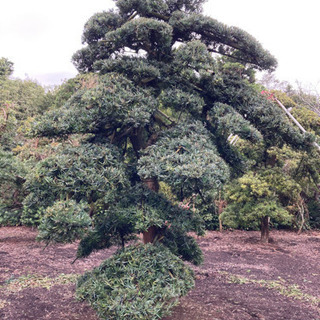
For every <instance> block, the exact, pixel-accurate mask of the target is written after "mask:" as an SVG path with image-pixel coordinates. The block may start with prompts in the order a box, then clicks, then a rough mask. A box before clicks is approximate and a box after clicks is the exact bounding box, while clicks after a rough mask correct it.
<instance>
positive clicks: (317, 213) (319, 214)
mask: <svg viewBox="0 0 320 320" xmlns="http://www.w3.org/2000/svg"><path fill="white" fill-rule="evenodd" d="M308 210H309V217H310V226H311V227H312V228H317V229H320V201H319V200H312V201H309V203H308Z"/></svg>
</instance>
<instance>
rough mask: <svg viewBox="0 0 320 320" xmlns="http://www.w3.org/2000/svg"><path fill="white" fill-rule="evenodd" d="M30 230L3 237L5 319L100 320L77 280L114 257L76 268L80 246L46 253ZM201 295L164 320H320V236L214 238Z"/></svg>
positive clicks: (207, 240)
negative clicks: (78, 293)
mask: <svg viewBox="0 0 320 320" xmlns="http://www.w3.org/2000/svg"><path fill="white" fill-rule="evenodd" d="M36 235H37V232H36V231H35V230H32V229H29V228H26V227H11V228H1V229H0V319H2V320H17V319H19V320H31V319H35V320H44V319H52V320H53V319H54V320H65V319H68V320H76V319H79V320H80V319H86V320H98V318H97V317H96V315H95V312H94V311H93V310H92V309H91V308H90V306H89V305H87V304H86V303H84V302H79V301H76V300H75V298H74V291H75V281H76V278H77V276H78V275H80V274H82V273H83V272H84V271H85V270H90V269H92V268H93V267H94V266H97V265H99V264H100V263H101V261H103V260H104V259H106V258H107V257H109V256H110V255H111V254H112V253H113V252H114V250H115V249H110V250H101V251H99V252H97V253H94V254H92V255H91V256H90V257H89V258H87V259H82V260H77V261H76V262H75V263H74V264H71V262H72V261H73V260H74V257H75V252H76V248H77V245H76V244H72V245H70V244H68V245H54V246H49V247H47V248H45V249H44V246H43V244H42V243H38V242H36V241H35V237H36ZM198 242H199V245H200V247H201V249H202V250H203V252H204V256H205V259H204V263H203V264H202V265H201V266H200V267H194V266H193V269H194V271H195V275H196V287H195V288H194V289H193V290H192V291H190V292H189V294H188V295H187V296H185V297H183V298H181V300H180V305H179V306H177V307H175V309H173V312H172V315H171V316H169V317H167V318H165V320H207V319H210V320H218V319H219V320H250V319H252V320H254V319H255V320H256V319H260V320H302V319H303V320H320V290H319V288H320V232H318V231H312V232H311V231H310V232H308V233H304V234H302V235H299V236H298V235H297V234H295V233H291V232H284V231H273V232H272V242H271V243H269V244H261V243H260V242H259V233H258V232H243V231H233V232H231V231H226V232H223V233H219V232H208V233H207V235H206V236H205V237H202V238H199V239H198Z"/></svg>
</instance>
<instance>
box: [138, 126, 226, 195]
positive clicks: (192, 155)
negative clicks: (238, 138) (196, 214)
mask: <svg viewBox="0 0 320 320" xmlns="http://www.w3.org/2000/svg"><path fill="white" fill-rule="evenodd" d="M209 137H210V133H209V132H208V131H207V130H206V129H205V128H204V127H203V125H202V124H201V123H200V122H190V123H184V125H183V126H176V127H175V128H173V129H171V130H168V131H167V132H166V134H165V135H163V136H162V137H161V138H160V139H159V140H158V141H157V143H155V144H154V145H152V146H150V147H148V148H147V149H146V150H145V152H144V155H143V156H142V157H141V158H140V160H139V167H138V169H139V175H140V176H141V177H142V178H147V177H156V178H158V179H159V180H160V181H164V182H166V183H167V184H169V185H170V186H171V188H172V191H173V192H174V193H175V194H176V195H177V196H178V198H180V200H183V199H184V198H186V197H190V196H192V195H193V194H194V193H197V194H199V195H201V196H203V194H204V193H205V192H210V191H211V190H218V189H219V188H220V187H221V186H222V184H223V183H224V182H225V181H226V180H227V179H228V174H229V170H228V167H227V165H226V164H225V162H224V161H223V159H222V158H220V156H219V154H218V153H217V150H216V148H215V146H214V145H213V144H212V142H211V141H210V138H209ZM208 138H209V139H208Z"/></svg>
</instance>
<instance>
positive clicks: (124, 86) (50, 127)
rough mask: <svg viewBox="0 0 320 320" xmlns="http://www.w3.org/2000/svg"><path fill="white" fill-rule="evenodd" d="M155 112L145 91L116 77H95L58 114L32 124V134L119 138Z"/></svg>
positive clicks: (152, 102) (115, 75)
mask: <svg viewBox="0 0 320 320" xmlns="http://www.w3.org/2000/svg"><path fill="white" fill-rule="evenodd" d="M155 108H156V103H155V100H154V99H153V98H152V96H151V95H150V92H149V91H146V90H138V89H137V88H136V87H135V86H134V85H133V83H132V82H131V81H129V80H127V79H126V78H125V77H123V76H121V75H119V74H108V75H107V76H103V77H99V78H98V77H97V78H96V79H95V82H93V83H91V82H90V83H89V84H88V86H86V85H84V86H83V88H81V89H79V90H78V91H77V92H76V93H75V94H74V95H73V96H72V97H71V99H70V100H69V101H68V102H67V104H66V105H65V106H63V107H62V108H60V109H59V110H52V111H50V112H48V113H46V115H45V116H44V117H43V118H41V119H39V120H38V121H36V122H35V123H34V126H33V130H34V132H33V134H34V135H37V134H41V135H45V136H54V135H66V134H70V133H105V134H107V135H108V134H112V133H114V132H115V131H116V133H117V136H116V137H121V134H122V133H123V132H126V131H127V130H128V129H129V128H132V129H133V128H137V127H139V126H143V125H145V124H147V123H149V121H150V116H151V114H152V112H154V110H155Z"/></svg>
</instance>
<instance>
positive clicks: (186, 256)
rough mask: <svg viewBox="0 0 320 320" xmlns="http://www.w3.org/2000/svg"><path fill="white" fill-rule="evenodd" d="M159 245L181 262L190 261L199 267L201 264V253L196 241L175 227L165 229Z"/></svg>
mask: <svg viewBox="0 0 320 320" xmlns="http://www.w3.org/2000/svg"><path fill="white" fill-rule="evenodd" d="M161 243H162V244H163V245H165V246H166V247H167V248H169V250H170V251H171V252H172V253H173V254H175V255H176V256H178V257H181V259H183V260H186V261H190V262H192V263H193V264H195V265H200V264H201V263H202V262H203V255H202V251H201V249H200V248H199V246H198V244H197V242H196V240H195V239H194V238H193V237H191V236H188V235H186V234H185V232H183V231H181V230H180V229H179V228H177V227H176V228H175V227H171V226H170V228H166V231H165V233H164V238H163V240H162V241H161Z"/></svg>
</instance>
